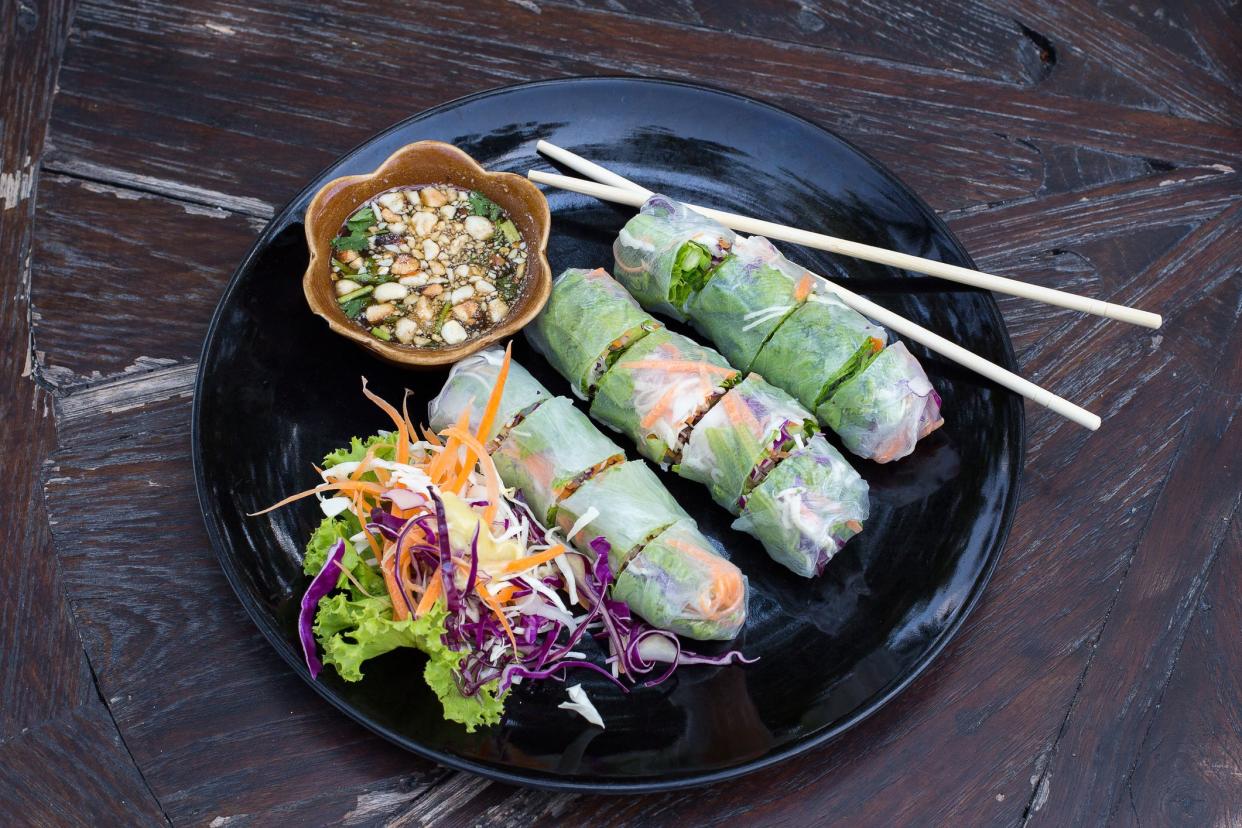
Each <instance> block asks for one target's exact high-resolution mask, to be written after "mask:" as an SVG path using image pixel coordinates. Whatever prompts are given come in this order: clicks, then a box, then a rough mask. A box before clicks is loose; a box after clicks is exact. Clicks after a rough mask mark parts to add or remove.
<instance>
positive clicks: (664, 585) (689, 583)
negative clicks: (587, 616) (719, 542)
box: [612, 523, 747, 641]
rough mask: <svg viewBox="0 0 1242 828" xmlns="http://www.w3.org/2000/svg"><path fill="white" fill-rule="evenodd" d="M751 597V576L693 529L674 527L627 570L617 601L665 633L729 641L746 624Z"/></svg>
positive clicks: (615, 590) (620, 581)
mask: <svg viewBox="0 0 1242 828" xmlns="http://www.w3.org/2000/svg"><path fill="white" fill-rule="evenodd" d="M746 591H747V583H746V576H745V575H743V574H742V573H741V571H740V570H739V569H738V568H737V567H736V566H734V565H733V564H732V563H731V562H730V561H728V560H727V559H726V558H725V557H724V556H723V554H722V553H721V551H720V550H719V549H717V548H716V547H715V546H714V545H713V544H712V542H711V541H709V540H708V539H707V538H705V537H704V536H703V534H702V533H701V532H699V530H698V529H697V528H696V527H695V526H694V524H692V523H675V524H673V525H672V526H670V527H669V528H667V529H665V530H664V531H663V532H661V533H660V534H659V535H657V536H656V537H655V539H654V540H652V541H651V542H650V543H649V544H647V545H646V546H645V547H644V548H643V549H642V551H641V552H639V553H638V555H637V556H636V557H635V558H634V559H633V560H631V561H630V563H629V565H628V566H627V567H626V568H625V569H624V570H622V572H621V574H620V575H619V576H617V581H616V585H615V586H613V588H612V597H613V598H616V599H618V600H621V601H625V602H626V603H627V604H629V605H630V608H631V609H633V610H634V612H636V613H638V614H639V615H641V616H642V617H643V618H645V619H647V621H649V622H650V623H651V624H653V625H654V626H656V627H660V628H661V629H666V630H672V631H673V632H675V633H677V634H679V635H684V636H687V637H689V638H697V639H699V640H700V641H727V640H729V639H731V638H735V637H736V636H737V634H738V632H739V631H740V630H741V629H742V624H743V623H744V622H745V621H746Z"/></svg>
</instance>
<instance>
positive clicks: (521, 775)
mask: <svg viewBox="0 0 1242 828" xmlns="http://www.w3.org/2000/svg"><path fill="white" fill-rule="evenodd" d="M599 82H625V83H635V84H638V85H663V86H671V87H680V88H683V89H687V90H691V91H697V92H708V93H711V94H715V95H723V96H726V97H728V98H732V99H734V100H735V101H737V102H739V103H741V104H744V105H746V106H754V107H760V108H762V109H767V110H770V111H772V112H774V113H776V114H778V115H780V116H783V117H786V118H792V119H795V120H796V121H799V122H801V123H802V124H804V125H806V126H808V127H810V128H812V129H814V130H817V131H819V132H822V133H824V134H826V135H827V136H829V137H830V138H832V139H833V140H836V141H840V142H841V143H842V144H844V145H845V146H847V147H848V148H849V149H850V150H852V151H853V152H855V153H857V154H858V155H859V156H860V157H862V158H863V159H865V160H866V161H868V162H869V163H871V164H872V165H874V166H875V168H876V169H878V170H879V171H880V172H881V173H882V174H883V175H884V176H885V177H887V178H889V179H891V180H892V181H893V182H894V183H896V184H897V185H898V186H899V187H901V189H902V190H904V191H905V192H906V193H907V194H908V195H909V196H910V197H911V198H912V200H913V201H914V203H915V205H916V206H917V207H918V208H919V209H920V210H921V211H922V212H923V214H924V215H925V217H926V218H927V219H928V221H929V222H930V224H931V227H932V228H933V229H935V230H937V231H939V232H940V233H942V234H943V235H944V237H945V238H946V239H947V240H948V241H949V242H950V244H951V247H952V248H953V249H954V251H955V252H956V253H957V254H958V255H959V256H961V257H962V259H963V261H965V263H966V266H968V267H974V266H975V264H974V260H973V259H972V258H971V256H970V254H969V252H968V251H967V250H966V248H965V246H964V245H963V244H962V242H961V241H960V240H959V239H958V238H957V236H956V235H954V233H953V231H952V230H951V229H950V228H949V226H948V225H947V224H946V223H945V222H944V220H943V219H941V217H940V216H939V215H938V214H937V213H936V211H935V210H933V209H932V208H931V206H930V205H928V204H927V202H926V201H925V200H924V199H923V197H922V196H920V195H919V193H918V192H917V191H916V190H914V189H913V188H911V187H910V186H909V185H908V184H906V183H905V182H904V181H903V180H902V179H900V178H899V177H898V176H897V175H896V174H895V173H893V172H892V171H891V170H890V169H889V168H888V167H887V166H885V165H884V164H882V163H881V162H880V161H878V160H877V159H876V158H874V157H873V156H872V155H871V154H870V153H868V152H867V151H866V150H864V149H862V148H861V147H859V146H857V145H856V144H855V143H854V142H852V141H850V140H849V139H848V138H845V137H843V136H841V135H838V134H837V133H836V132H834V131H833V130H831V129H829V128H827V127H825V126H822V125H820V124H817V123H815V122H814V121H811V120H810V119H808V118H805V117H803V116H801V115H798V114H797V113H794V112H790V111H789V110H788V109H785V108H784V107H782V106H779V105H777V104H773V103H769V102H767V101H763V100H759V99H757V98H753V97H750V96H748V95H743V94H741V93H739V92H735V91H732V90H729V89H723V88H720V87H717V86H713V85H711V84H705V83H700V82H691V81H685V80H680V79H674V78H662V77H654V76H641V75H617V74H600V75H575V76H567V77H560V78H549V79H543V80H535V81H527V82H523V83H515V84H506V85H502V86H495V87H490V88H488V89H484V90H480V91H478V92H472V93H470V94H467V95H462V96H460V97H457V98H453V99H451V100H448V101H444V102H442V103H439V104H436V105H435V106H432V107H429V108H427V109H423V110H420V111H418V112H416V113H414V114H413V115H410V116H408V117H406V118H402V119H401V120H399V121H397V122H395V123H393V124H391V125H390V126H388V127H385V128H384V129H382V130H380V131H378V132H375V133H373V134H371V135H369V136H368V137H366V138H365V139H363V140H362V141H360V142H359V143H357V144H355V145H354V146H352V147H350V148H349V149H348V150H346V151H345V152H343V153H341V154H340V155H338V156H337V157H336V158H335V159H334V160H333V161H332V162H330V163H329V164H328V165H327V166H326V167H324V168H323V169H321V170H320V171H319V172H317V173H316V174H315V175H313V176H312V177H311V178H310V183H309V184H307V185H306V186H305V187H303V188H302V189H301V190H299V191H298V192H297V193H296V194H295V195H294V196H292V197H291V198H290V199H289V200H288V201H287V202H286V203H285V204H284V205H283V206H281V207H280V209H278V210H276V211H275V212H274V213H273V214H272V217H271V218H270V219H269V220H268V222H267V224H266V225H264V227H263V230H262V231H260V232H259V234H258V236H257V237H256V238H255V241H254V243H253V244H251V246H250V248H249V250H247V251H246V254H245V255H244V256H243V257H242V259H241V261H240V262H239V263H238V265H237V267H236V268H235V269H234V270H233V273H232V275H231V276H230V277H229V280H228V282H227V283H226V285H225V287H224V290H223V291H222V292H221V294H220V298H219V300H218V301H217V303H216V307H215V309H214V310H213V311H212V315H211V320H210V322H209V323H208V325H207V331H206V334H205V335H204V338H203V345H202V348H201V349H200V350H199V357H198V363H197V366H198V367H197V370H196V373H195V378H194V397H193V401H192V403H191V413H190V464H191V469H192V473H193V477H194V488H195V493H196V495H197V499H198V505H199V509H200V511H201V512H202V518H203V523H204V525H205V527H206V529H207V538H208V542H209V543H210V545H211V548H212V552H213V553H214V555H215V557H216V560H217V562H218V563H219V564H220V568H221V569H222V570H223V572H224V576H225V579H226V580H227V581H228V582H229V586H230V587H232V589H233V592H234V594H235V595H236V596H237V599H238V601H239V602H240V603H241V605H242V606H243V607H244V608H245V610H246V614H247V615H248V616H250V620H251V621H252V622H253V623H254V625H255V626H256V627H258V629H259V632H260V633H261V634H262V635H263V637H264V638H265V639H267V641H268V643H269V644H270V645H271V646H272V649H273V650H275V651H276V653H277V654H279V655H280V656H281V658H283V659H284V660H285V662H286V663H288V664H289V666H290V667H292V668H293V671H294V672H295V673H297V674H298V675H299V676H300V677H301V678H302V679H303V680H304V681H305V682H306V683H307V684H309V685H310V686H311V688H312V689H313V690H314V691H315V692H316V693H318V694H319V696H320V697H321V698H323V699H324V700H325V701H327V702H328V704H330V705H331V706H332V707H333V708H335V709H336V710H338V711H340V712H341V713H343V714H345V715H346V716H347V717H348V718H350V719H351V720H353V721H354V722H356V723H358V724H360V725H362V726H363V727H364V728H366V729H367V730H369V731H371V732H372V733H375V734H376V735H377V736H380V737H381V738H383V739H385V740H386V741H388V742H390V743H392V744H395V745H397V746H399V747H401V748H404V749H405V750H408V751H410V752H411V753H414V754H415V755H417V756H420V757H422V758H424V759H427V760H430V761H432V762H435V763H437V764H440V765H444V766H445V767H449V768H452V769H453V770H458V771H466V772H469V773H473V774H477V775H479V776H483V777H486V778H488V779H494V780H496V781H499V782H504V783H506V784H510V785H518V786H522V787H528V788H536V789H540V790H548V791H558V792H571V793H588V794H589V793H594V794H615V795H624V794H646V793H663V792H668V791H676V790H684V789H687V788H696V787H702V786H706V785H712V784H716V783H719V782H724V781H727V780H730V779H736V778H738V777H741V776H746V775H749V774H752V773H755V772H757V771H760V770H763V769H765V768H770V767H772V766H774V765H777V764H780V763H782V762H785V761H788V760H790V759H792V758H793V757H795V756H798V755H800V754H802V753H806V752H807V751H810V750H813V749H815V748H817V747H821V746H823V745H825V744H827V743H828V742H830V741H832V740H834V739H835V738H837V737H838V736H840V735H842V734H843V733H845V732H846V731H848V730H851V729H853V728H854V727H857V726H858V725H859V724H861V723H862V722H864V721H866V720H867V719H869V718H871V716H873V715H874V714H875V713H876V712H877V711H879V710H880V709H881V708H883V707H884V706H885V705H887V704H888V703H889V702H891V701H892V700H893V699H894V698H896V697H897V696H898V695H900V694H901V693H902V692H903V691H905V690H906V689H907V688H908V687H909V686H910V685H911V684H913V683H914V682H915V681H917V680H918V679H919V678H920V677H921V676H922V675H923V673H924V672H925V671H926V670H927V668H928V667H930V666H931V664H932V663H933V662H934V661H936V660H937V659H938V658H939V656H940V654H941V653H942V652H943V651H944V649H945V647H947V646H948V644H949V642H950V641H952V640H953V638H954V637H955V636H956V635H957V633H958V632H959V631H960V629H961V627H962V626H963V624H964V623H965V622H966V619H967V618H968V617H970V615H971V614H972V613H973V612H974V610H975V608H976V607H977V606H978V604H979V601H980V600H981V599H982V597H983V594H984V592H985V591H986V589H987V586H988V584H989V583H990V582H991V580H992V575H993V573H994V572H995V570H996V567H997V565H998V564H999V562H1000V558H1001V555H1002V554H1003V553H1004V550H1005V546H1006V544H1007V543H1008V540H1009V534H1010V531H1011V530H1012V528H1013V522H1014V517H1015V515H1016V512H1017V507H1018V503H1019V501H1020V500H1021V489H1022V479H1023V476H1024V471H1025V465H1026V462H1025V460H1026V445H1027V433H1026V409H1025V406H1024V405H1023V403H1022V401H1021V399H1020V398H1017V397H1016V395H1013V394H1012V392H1008V391H1006V390H1005V389H1003V388H1000V387H997V388H995V391H996V392H997V393H1003V394H1007V395H1009V396H1010V398H1011V399H1013V400H1015V401H1016V402H1017V405H1016V414H1017V430H1016V432H1017V433H1016V438H1017V439H1016V441H1015V442H1016V445H1015V447H1014V451H1015V457H1016V458H1017V462H1016V463H1014V462H1011V461H1009V460H1006V462H1005V464H1004V465H1005V470H1006V471H1007V472H1008V477H1009V489H1008V496H1007V498H1006V503H1005V505H1004V508H1003V510H1002V513H1001V523H1000V529H999V532H998V534H997V537H996V539H995V541H994V542H993V544H992V546H991V548H990V549H989V551H988V554H987V558H986V560H985V561H984V566H983V569H982V570H981V572H980V573H979V575H978V576H977V577H976V578H975V580H974V583H973V584H972V585H971V589H970V592H969V594H968V595H967V596H966V599H965V600H964V601H963V602H962V605H961V607H960V608H959V609H958V611H957V613H956V615H955V617H954V618H953V619H952V620H951V621H950V622H949V624H948V625H947V626H946V627H945V628H944V629H943V630H942V631H941V632H940V634H939V635H938V636H937V637H936V638H935V639H934V640H933V641H932V643H931V645H930V646H929V647H928V648H927V649H926V650H925V651H924V652H923V654H922V655H921V657H920V658H919V660H918V661H917V662H916V663H915V664H914V666H913V667H911V668H910V669H909V671H908V672H906V673H905V674H904V675H902V676H900V677H899V678H898V679H897V680H895V681H894V682H893V683H892V684H891V685H890V686H889V687H887V688H885V689H883V690H882V691H881V692H879V693H878V694H877V695H876V696H874V697H873V698H872V699H871V701H870V702H869V703H867V704H866V705H864V706H863V707H861V708H858V709H856V710H854V711H852V712H851V713H850V714H849V715H848V716H847V717H846V718H845V719H843V720H841V721H840V722H838V723H837V724H835V725H832V726H829V727H825V728H823V729H822V730H819V731H815V732H813V733H811V734H809V735H807V736H805V737H803V738H799V739H796V740H794V741H792V742H790V743H788V744H786V745H784V746H782V747H781V748H779V749H777V750H774V751H772V752H771V753H768V754H765V755H764V756H761V757H758V758H754V759H749V760H747V761H744V762H740V763H738V764H736V765H732V766H730V767H726V768H717V769H713V770H705V771H699V772H694V773H689V774H686V775H679V776H676V777H664V778H660V777H655V778H650V779H646V778H638V779H636V780H634V781H626V780H617V779H612V778H608V777H603V778H596V779H594V780H588V779H586V778H581V777H580V778H578V779H566V778H560V777H556V776H551V775H547V774H543V773H542V772H539V771H533V770H531V771H514V770H511V769H508V768H506V767H505V766H503V765H492V764H487V763H484V762H481V761H476V760H473V759H466V758H463V757H460V756H457V755H455V754H453V753H449V752H446V751H443V750H439V749H436V748H434V747H431V746H428V745H426V744H425V743H422V742H419V741H416V740H413V739H411V738H409V737H408V736H406V735H404V734H401V733H398V732H396V731H393V730H391V729H389V728H387V727H384V726H383V725H380V724H379V723H377V722H374V721H372V720H370V719H369V718H368V717H367V716H365V715H364V714H363V713H361V712H360V711H357V710H355V709H354V708H353V707H351V706H350V705H348V704H346V703H345V702H344V700H342V699H339V698H337V697H336V695H335V694H333V693H332V692H331V691H330V690H329V688H328V687H327V685H324V684H322V683H321V682H318V681H315V680H313V679H311V678H310V675H309V673H308V672H307V670H306V665H305V663H304V662H303V660H302V658H301V657H300V655H299V654H298V653H296V652H295V651H294V650H293V648H292V647H290V645H289V642H288V641H287V640H286V639H285V637H284V636H283V635H280V634H279V633H278V631H276V630H275V629H269V627H268V625H267V623H266V622H265V620H264V619H265V618H266V617H267V615H268V613H267V611H266V609H264V608H261V607H258V606H256V605H255V602H254V601H252V600H251V599H250V597H249V595H248V594H247V592H246V590H245V588H244V587H243V585H242V583H241V576H240V574H239V573H238V572H237V571H236V570H235V568H234V567H233V565H232V563H231V562H230V557H229V555H228V554H226V545H227V544H226V541H225V539H224V533H223V531H222V529H221V527H220V526H218V525H217V523H218V521H217V520H213V518H212V515H213V505H214V500H213V499H211V498H210V497H209V494H208V485H207V480H206V476H205V473H204V469H203V463H202V460H201V459H200V458H201V456H202V449H203V446H202V430H201V422H200V420H201V418H202V405H201V400H202V394H203V386H204V376H205V374H206V372H205V371H204V370H203V366H204V365H205V364H206V357H207V356H208V352H209V351H210V350H211V348H212V345H213V343H214V342H215V339H216V335H217V328H218V327H219V325H220V323H221V320H222V317H223V315H224V308H225V305H226V304H227V303H228V300H229V299H231V298H232V296H233V294H234V292H235V291H236V289H237V287H238V285H239V283H240V281H241V277H242V275H243V273H245V272H246V271H247V270H249V268H250V266H251V264H252V263H253V260H254V259H255V258H256V257H257V256H258V255H259V254H260V252H261V251H262V250H263V249H265V248H266V247H267V246H268V245H269V244H270V243H271V240H272V239H273V238H274V237H275V235H276V234H277V232H279V231H280V230H283V229H284V228H285V227H286V226H287V225H288V224H289V223H290V219H291V217H292V214H293V213H294V212H295V206H296V205H297V204H298V203H299V202H301V201H302V200H303V199H304V198H306V196H307V195H308V194H310V193H311V192H313V190H312V188H313V187H314V186H315V182H316V181H318V180H319V179H321V178H322V177H323V176H324V175H325V174H326V173H327V172H328V171H329V170H331V169H333V168H334V167H336V166H337V165H338V164H340V163H341V160H342V159H344V158H347V157H349V156H350V155H353V154H354V153H356V152H358V151H359V150H361V149H363V148H364V147H366V146H368V145H370V144H373V143H375V142H376V141H379V140H381V139H383V138H385V137H387V136H389V135H391V134H393V133H395V132H397V131H399V130H401V129H403V128H405V127H407V126H409V125H411V124H412V123H414V122H416V121H419V120H422V119H425V118H429V117H432V116H434V115H438V114H440V113H441V112H443V111H445V110H449V109H452V108H455V107H459V106H462V105H464V104H468V103H472V102H474V101H477V100H482V99H485V98H489V97H493V96H496V95H501V94H505V93H509V92H512V91H515V90H520V89H530V88H535V87H541V86H559V85H579V84H591V83H599ZM963 290H965V291H969V292H977V293H982V294H985V297H984V298H985V300H986V302H987V303H988V304H990V306H991V309H992V310H993V312H994V313H995V315H996V318H997V319H998V320H999V321H1000V323H1001V325H1000V331H1001V333H1002V345H1003V346H1004V348H1003V350H1004V358H1005V362H1006V363H1007V364H1008V366H1009V367H1010V368H1011V369H1015V370H1016V368H1017V356H1016V354H1015V352H1014V348H1013V341H1012V339H1011V337H1010V336H1009V327H1008V325H1006V324H1005V319H1004V314H1003V313H1001V310H1000V306H999V305H998V304H997V303H996V298H995V296H993V295H992V294H991V293H990V292H988V291H983V290H978V289H972V288H963Z"/></svg>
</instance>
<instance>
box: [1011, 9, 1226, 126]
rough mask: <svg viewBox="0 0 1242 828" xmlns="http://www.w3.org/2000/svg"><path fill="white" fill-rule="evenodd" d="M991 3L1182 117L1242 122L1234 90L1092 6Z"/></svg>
mask: <svg viewBox="0 0 1242 828" xmlns="http://www.w3.org/2000/svg"><path fill="white" fill-rule="evenodd" d="M993 5H994V7H995V8H996V10H997V11H998V12H1001V13H1004V14H1009V15H1012V16H1013V17H1015V18H1016V19H1018V20H1020V21H1021V22H1022V23H1024V24H1026V25H1028V26H1030V27H1031V28H1033V29H1038V30H1039V31H1040V32H1041V33H1043V34H1044V35H1045V36H1048V37H1051V38H1053V39H1055V41H1056V42H1057V43H1058V44H1061V45H1062V46H1063V47H1064V48H1066V49H1069V50H1072V51H1075V52H1078V53H1080V54H1082V55H1083V56H1084V57H1087V58H1089V59H1091V60H1094V61H1097V62H1098V63H1101V64H1103V65H1106V66H1108V67H1110V68H1111V69H1113V70H1114V71H1116V72H1118V73H1120V74H1121V75H1123V76H1124V77H1127V78H1129V79H1131V80H1132V81H1133V82H1135V83H1137V84H1140V85H1142V86H1144V87H1147V88H1149V89H1151V90H1152V91H1153V92H1154V93H1155V94H1156V95H1158V96H1159V97H1160V98H1161V99H1163V100H1164V101H1166V102H1167V103H1168V105H1169V106H1170V108H1171V109H1172V110H1173V111H1174V112H1176V113H1177V114H1179V115H1182V116H1183V117H1187V118H1194V119H1196V120H1200V121H1209V122H1212V123H1218V124H1231V125H1235V126H1236V125H1238V124H1239V123H1240V122H1242V97H1240V96H1239V95H1238V90H1237V89H1236V88H1234V87H1231V86H1230V85H1229V84H1227V83H1224V82H1222V81H1221V80H1220V79H1219V78H1217V77H1215V76H1214V75H1213V74H1212V73H1210V72H1207V71H1204V70H1203V69H1202V68H1201V67H1200V66H1198V65H1197V64H1196V63H1195V62H1194V61H1193V60H1190V59H1189V58H1187V57H1186V56H1184V55H1183V54H1182V53H1181V52H1179V51H1176V50H1174V49H1170V48H1168V47H1167V46H1165V45H1164V44H1163V43H1161V42H1158V41H1155V40H1152V39H1151V38H1149V37H1147V36H1146V35H1145V34H1144V33H1143V32H1141V31H1139V30H1138V29H1136V28H1135V27H1134V26H1131V25H1128V24H1127V23H1126V22H1124V21H1122V20H1120V19H1118V18H1116V17H1114V16H1113V15H1111V14H1109V13H1107V12H1106V11H1103V10H1101V9H1100V8H1099V7H1098V6H1096V5H1094V4H1086V3H1047V2H1042V1H1041V0H994V3H993ZM1234 30H1235V32H1237V31H1238V27H1237V23H1236V20H1235V21H1234Z"/></svg>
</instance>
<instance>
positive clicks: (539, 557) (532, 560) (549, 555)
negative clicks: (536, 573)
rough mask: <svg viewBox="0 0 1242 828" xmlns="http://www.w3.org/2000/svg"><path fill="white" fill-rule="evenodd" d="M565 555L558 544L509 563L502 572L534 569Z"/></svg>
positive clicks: (563, 548)
mask: <svg viewBox="0 0 1242 828" xmlns="http://www.w3.org/2000/svg"><path fill="white" fill-rule="evenodd" d="M564 553H565V547H564V546H561V545H560V544H559V543H558V544H557V545H556V546H553V547H552V548H551V549H545V550H544V551H543V552H538V553H536V554H534V555H527V556H526V557H525V558H519V559H517V560H516V561H509V562H508V563H507V564H505V566H504V570H503V571H504V572H523V571H525V570H527V569H534V568H535V567H537V566H539V565H540V564H545V563H547V562H548V561H550V560H552V559H553V558H555V557H557V556H558V555H562V554H564Z"/></svg>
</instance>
